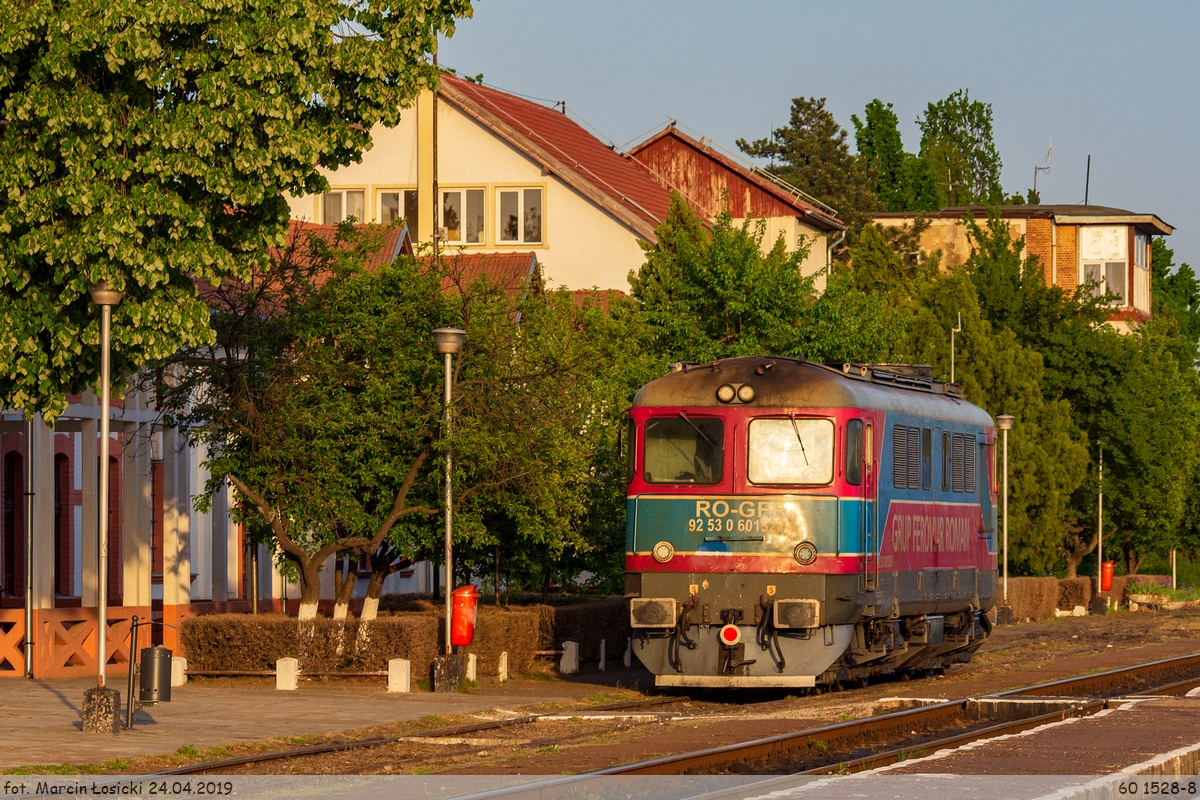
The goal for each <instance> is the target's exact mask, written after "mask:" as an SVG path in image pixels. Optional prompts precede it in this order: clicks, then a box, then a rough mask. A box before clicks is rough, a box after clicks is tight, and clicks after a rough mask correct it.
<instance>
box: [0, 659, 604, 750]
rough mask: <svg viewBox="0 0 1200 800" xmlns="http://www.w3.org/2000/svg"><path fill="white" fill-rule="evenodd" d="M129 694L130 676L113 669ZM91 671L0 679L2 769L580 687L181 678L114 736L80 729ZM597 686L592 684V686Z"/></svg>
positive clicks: (207, 743) (323, 729) (560, 696)
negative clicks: (68, 676)
mask: <svg viewBox="0 0 1200 800" xmlns="http://www.w3.org/2000/svg"><path fill="white" fill-rule="evenodd" d="M114 677H115V678H116V680H114V681H113V685H114V687H115V688H119V689H120V691H121V702H122V703H124V702H125V677H124V676H123V675H121V676H114ZM94 685H95V680H94V679H91V678H89V679H81V680H45V681H36V680H35V681H31V680H24V679H21V678H5V679H0V769H11V768H13V767H18V766H27V765H33V764H62V763H69V764H92V763H99V762H104V761H108V760H110V759H113V758H124V757H130V756H147V755H157V754H162V753H173V752H175V750H177V749H178V748H179V747H182V746H184V745H192V746H194V747H196V748H197V749H203V748H206V747H212V746H215V745H220V744H225V743H227V742H246V741H257V740H261V739H269V738H272V737H278V736H301V735H306V734H316V733H332V732H337V731H344V730H351V729H354V728H365V727H369V726H372V725H384V724H388V723H393V722H397V721H400V720H410V719H416V718H419V717H424V716H429V715H433V714H438V715H451V714H464V713H471V712H480V711H486V710H488V709H493V708H506V709H508V708H513V707H514V706H520V705H530V704H534V703H546V702H554V701H560V700H567V699H571V698H572V697H577V696H578V695H579V692H580V689H581V688H582V687H575V686H573V685H571V684H564V683H544V684H538V683H534V682H532V681H527V682H517V683H514V684H507V685H505V686H503V687H490V689H489V690H481V691H480V692H479V693H477V694H437V695H435V694H430V693H428V692H418V693H413V694H388V693H386V692H385V691H384V680H383V679H382V678H380V679H379V681H378V683H377V684H375V683H366V682H358V681H355V682H349V681H347V682H345V683H305V682H302V683H301V685H300V688H299V689H298V690H296V691H294V692H277V691H275V689H274V686H273V684H271V683H268V682H267V681H263V680H252V681H245V682H241V681H238V682H234V681H221V682H208V683H197V682H192V683H189V684H187V685H186V686H179V687H176V688H175V689H174V690H173V691H172V698H171V702H169V703H162V704H160V705H159V706H158V707H156V708H148V709H144V710H140V711H138V713H137V715H136V716H135V718H134V729H133V730H132V731H123V732H122V733H120V734H117V735H110V736H105V735H97V734H84V733H83V732H82V731H81V730H80V727H81V726H80V717H81V712H82V708H83V692H84V690H85V689H87V688H90V687H91V686H94ZM592 691H595V689H594V688H593V689H592Z"/></svg>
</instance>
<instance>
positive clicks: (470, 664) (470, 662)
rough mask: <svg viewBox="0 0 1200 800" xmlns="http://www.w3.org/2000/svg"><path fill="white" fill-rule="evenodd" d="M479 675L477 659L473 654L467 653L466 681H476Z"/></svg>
mask: <svg viewBox="0 0 1200 800" xmlns="http://www.w3.org/2000/svg"><path fill="white" fill-rule="evenodd" d="M478 674H479V657H478V656H476V655H475V654H474V653H467V680H469V681H476V680H478V679H477V677H476V676H477V675H478Z"/></svg>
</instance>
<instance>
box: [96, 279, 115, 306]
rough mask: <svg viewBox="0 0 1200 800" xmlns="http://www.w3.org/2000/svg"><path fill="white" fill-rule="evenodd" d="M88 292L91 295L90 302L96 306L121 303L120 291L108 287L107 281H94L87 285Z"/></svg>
mask: <svg viewBox="0 0 1200 800" xmlns="http://www.w3.org/2000/svg"><path fill="white" fill-rule="evenodd" d="M88 294H90V295H91V296H92V302H93V303H95V304H96V305H98V306H119V305H121V293H120V292H118V291H117V290H115V289H110V288H108V281H96V282H95V283H93V284H92V285H91V286H89V287H88Z"/></svg>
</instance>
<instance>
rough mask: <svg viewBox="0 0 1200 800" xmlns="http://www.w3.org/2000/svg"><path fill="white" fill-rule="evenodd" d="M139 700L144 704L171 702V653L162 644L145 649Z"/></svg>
mask: <svg viewBox="0 0 1200 800" xmlns="http://www.w3.org/2000/svg"><path fill="white" fill-rule="evenodd" d="M138 674H139V676H140V685H139V687H138V700H139V701H140V702H142V703H160V702H161V703H168V702H170V700H171V651H170V650H168V649H167V648H165V647H163V646H162V645H161V644H159V645H155V646H154V647H143V648H142V658H141V666H140V667H139V668H138Z"/></svg>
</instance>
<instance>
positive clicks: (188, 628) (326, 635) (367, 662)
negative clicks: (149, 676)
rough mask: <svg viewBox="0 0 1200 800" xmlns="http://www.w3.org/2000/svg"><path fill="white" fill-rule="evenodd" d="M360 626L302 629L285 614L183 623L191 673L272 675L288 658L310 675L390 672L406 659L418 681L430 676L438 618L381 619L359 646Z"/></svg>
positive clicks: (319, 623)
mask: <svg viewBox="0 0 1200 800" xmlns="http://www.w3.org/2000/svg"><path fill="white" fill-rule="evenodd" d="M360 625H361V623H360V622H359V621H358V620H356V619H354V620H346V621H342V620H332V619H316V620H314V621H313V622H312V623H305V624H304V625H301V624H300V623H299V622H297V621H296V619H295V617H288V616H284V615H281V614H266V615H262V614H260V615H257V616H255V615H250V614H212V615H208V616H200V617H190V618H189V619H186V620H184V623H183V631H182V633H181V639H182V643H183V649H184V652H185V653H187V658H188V668H189V669H192V670H209V669H211V670H268V669H274V668H275V662H276V661H278V660H279V659H281V658H285V657H289V656H290V657H293V658H296V659H298V660H299V661H300V668H301V669H302V670H307V671H309V672H337V671H350V672H356V671H376V670H386V669H387V662H388V661H389V660H390V659H393V658H407V659H408V660H409V661H411V662H412V669H413V673H414V674H416V675H423V674H425V673H427V672H428V671H429V666H430V664H431V663H432V662H433V659H434V657H435V656H436V655H437V642H438V633H437V625H438V620H437V619H436V618H435V617H432V616H429V615H424V614H407V615H398V616H388V617H380V618H378V619H376V620H375V621H374V622H372V623H370V625H369V626H368V627H367V631H366V635H365V636H364V637H363V638H362V639H361V640H360V639H359V627H360Z"/></svg>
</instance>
